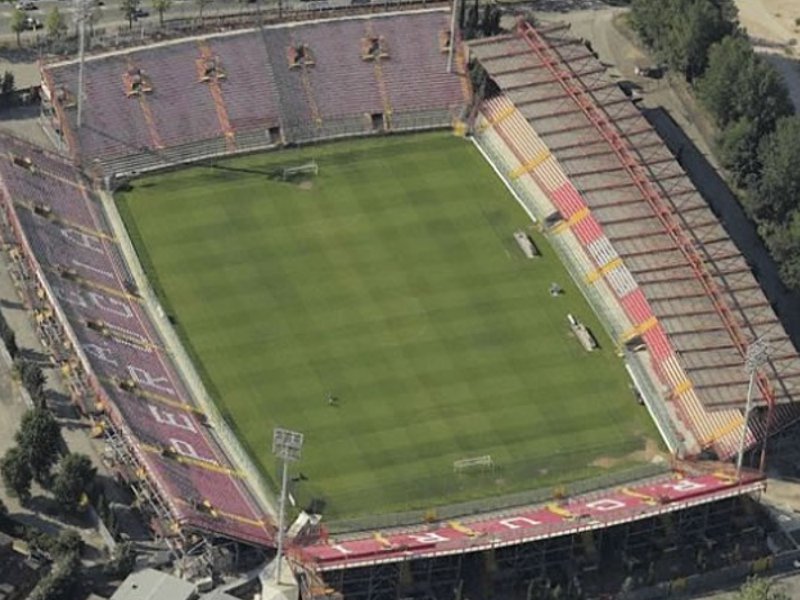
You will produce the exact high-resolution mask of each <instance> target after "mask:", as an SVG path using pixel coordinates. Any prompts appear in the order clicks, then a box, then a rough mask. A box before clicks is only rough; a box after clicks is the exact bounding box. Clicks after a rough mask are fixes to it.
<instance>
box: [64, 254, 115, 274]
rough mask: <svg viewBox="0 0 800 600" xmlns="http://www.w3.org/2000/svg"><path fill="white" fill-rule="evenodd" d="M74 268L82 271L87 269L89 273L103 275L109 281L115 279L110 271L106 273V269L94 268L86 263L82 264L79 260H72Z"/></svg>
mask: <svg viewBox="0 0 800 600" xmlns="http://www.w3.org/2000/svg"><path fill="white" fill-rule="evenodd" d="M71 262H72V266H74V267H80V268H81V269H86V270H87V271H92V272H93V273H97V274H98V275H102V276H103V277H105V278H107V279H114V274H113V273H111V272H110V271H106V270H105V269H100V268H98V267H93V266H92V265H87V264H86V263H85V262H81V261H79V260H75V259H74V258H73V259H71Z"/></svg>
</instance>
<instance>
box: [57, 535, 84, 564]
mask: <svg viewBox="0 0 800 600" xmlns="http://www.w3.org/2000/svg"><path fill="white" fill-rule="evenodd" d="M52 551H53V554H55V555H56V556H57V557H62V556H67V555H69V554H74V555H77V556H80V555H81V552H82V551H83V538H81V536H80V534H79V533H78V532H77V531H75V530H74V529H62V530H61V531H59V532H58V537H57V538H56V540H55V543H54V544H53V549H52Z"/></svg>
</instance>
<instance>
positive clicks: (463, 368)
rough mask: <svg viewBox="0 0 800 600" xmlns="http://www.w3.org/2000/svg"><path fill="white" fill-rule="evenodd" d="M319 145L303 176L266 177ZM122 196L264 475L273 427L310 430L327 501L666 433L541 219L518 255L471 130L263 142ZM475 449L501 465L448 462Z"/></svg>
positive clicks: (551, 479)
mask: <svg viewBox="0 0 800 600" xmlns="http://www.w3.org/2000/svg"><path fill="white" fill-rule="evenodd" d="M309 158H314V159H315V160H317V162H318V163H319V167H320V172H319V175H318V176H316V177H314V178H313V179H312V180H311V181H310V182H309V183H310V188H309V186H308V185H299V184H297V183H285V182H282V181H278V180H274V179H270V178H268V177H267V176H265V174H266V173H269V172H271V171H273V170H274V169H275V168H277V167H279V166H283V165H286V164H297V163H301V162H303V161H305V160H308V159H309ZM120 207H121V209H122V212H123V214H124V216H125V217H126V220H127V222H128V227H129V229H130V231H131V234H132V237H133V238H134V240H135V242H136V243H137V247H138V251H139V253H140V255H141V257H142V259H143V262H144V263H145V265H146V267H147V268H148V270H149V272H150V275H151V277H152V278H153V281H154V282H155V283H156V285H157V287H159V292H160V294H161V295H162V298H163V300H164V302H165V304H166V305H167V306H168V308H169V310H170V311H172V312H173V313H174V314H176V315H177V319H178V323H179V329H180V332H181V334H182V336H183V338H184V340H185V341H186V343H187V345H188V346H189V348H190V350H191V351H192V352H193V354H194V356H195V357H196V358H197V360H198V361H199V363H200V366H201V370H202V372H203V373H204V376H205V378H206V380H207V383H208V384H209V387H210V389H211V390H212V392H213V393H214V394H215V395H216V396H217V398H218V401H219V403H220V406H221V407H222V408H223V410H224V411H225V413H226V414H227V415H228V416H229V418H230V419H231V421H232V423H233V425H234V427H235V428H236V429H237V430H238V432H239V434H240V435H241V436H242V437H243V439H244V440H245V442H246V444H247V445H248V446H249V448H250V450H251V452H252V453H253V454H254V456H255V458H256V459H257V461H258V462H259V463H260V464H261V466H262V467H263V468H264V470H265V471H266V472H268V473H274V470H275V469H274V463H273V460H272V458H271V455H270V438H271V433H272V428H273V427H274V426H276V425H280V426H284V427H291V428H296V429H299V430H301V431H303V432H304V433H305V434H306V440H307V443H306V448H305V450H304V456H303V460H302V462H301V463H300V464H299V465H298V467H297V470H298V471H300V472H302V473H303V474H304V475H305V476H306V477H307V480H305V481H302V482H300V483H298V484H297V485H296V486H295V490H294V491H295V495H296V496H297V497H298V498H299V499H300V500H301V502H306V501H308V500H309V499H310V498H320V499H323V500H324V501H325V503H326V512H327V514H328V515H329V516H333V517H337V516H338V517H343V516H349V515H354V514H368V513H375V512H384V511H389V510H403V509H408V508H427V507H430V506H436V505H438V504H442V503H447V502H452V501H455V500H464V499H471V498H476V497H482V496H488V495H493V494H500V493H508V492H513V491H518V490H522V489H528V488H535V487H540V486H544V485H547V486H550V485H554V484H556V483H558V482H566V481H572V480H575V479H578V478H582V477H587V476H590V475H593V474H597V473H599V472H601V471H603V469H602V468H601V467H600V466H597V464H595V465H594V466H593V465H592V463H593V461H594V460H595V459H597V458H598V457H604V458H606V459H607V460H608V459H613V460H611V463H614V464H616V466H618V467H619V466H622V465H628V464H630V453H631V452H633V451H636V450H640V449H642V448H643V446H644V440H645V438H647V437H652V436H653V430H652V426H651V424H650V423H649V422H648V419H647V417H646V414H645V412H644V411H643V410H642V409H640V408H638V407H636V405H635V403H634V401H633V398H632V395H631V392H630V390H629V389H628V382H627V378H626V375H625V371H624V369H623V367H622V364H621V361H620V360H619V359H618V358H617V357H616V356H615V355H614V352H613V349H612V346H611V343H610V341H609V340H608V339H605V337H604V336H603V335H602V329H601V327H600V325H599V324H598V323H597V321H596V319H595V318H594V316H593V315H592V314H591V313H590V309H589V307H588V305H587V304H586V302H585V301H584V299H583V298H582V297H581V295H580V293H579V291H578V290H577V289H576V288H575V287H574V286H573V285H572V282H571V281H570V280H569V277H568V275H567V273H566V271H565V270H564V269H563V267H562V266H561V265H560V264H559V262H558V260H557V258H556V257H555V256H554V255H553V253H552V252H551V251H550V249H549V247H548V246H547V244H546V242H545V240H544V239H543V238H541V237H540V236H539V235H538V234H537V233H533V235H534V237H535V238H536V241H537V243H538V244H539V245H540V247H541V248H542V249H543V251H544V256H543V257H542V258H540V259H535V260H526V259H524V258H523V256H522V254H521V253H520V252H519V250H518V248H517V247H516V244H515V242H514V240H513V239H512V232H513V231H514V230H515V229H517V228H519V227H527V226H529V225H530V223H529V222H528V221H527V218H526V216H525V214H524V212H523V211H522V210H521V209H520V208H519V207H518V206H517V205H516V204H515V203H514V201H513V199H512V198H510V197H509V195H508V193H507V192H506V190H505V189H504V188H503V186H502V185H501V183H500V182H499V181H498V180H497V179H496V177H495V175H494V174H493V173H492V172H491V169H490V168H489V166H488V165H486V164H485V163H484V162H483V160H482V158H481V157H480V155H479V154H478V153H477V152H476V151H475V150H474V149H473V148H472V146H470V145H469V144H468V143H466V142H464V141H463V140H460V139H456V138H453V137H451V136H448V135H443V134H425V135H416V136H403V137H392V138H380V139H370V140H357V141H350V142H343V143H337V144H332V145H324V146H317V147H311V148H306V149H302V150H292V151H285V152H281V153H272V154H265V155H259V156H250V157H245V158H240V159H235V160H230V161H226V162H224V163H220V164H219V165H218V166H217V167H216V168H209V167H199V168H192V169H188V170H185V171H181V172H176V173H169V174H164V175H159V176H154V177H150V178H147V179H143V180H140V181H137V182H136V183H135V185H134V188H133V189H132V190H131V191H129V192H127V193H125V194H122V195H121V196H120ZM552 281H555V282H558V283H559V284H560V285H561V286H563V287H564V289H565V290H566V293H565V294H564V295H563V296H561V297H559V298H552V297H551V296H550V294H549V292H548V288H549V285H550V282H552ZM568 312H572V313H575V314H577V315H579V316H580V318H582V319H583V320H584V321H586V322H587V323H588V324H589V326H590V327H591V328H592V329H593V331H594V332H595V334H597V335H598V336H599V337H600V338H601V344H602V346H603V349H602V350H601V351H600V352H596V353H593V354H587V353H586V352H584V351H583V350H582V348H581V347H580V345H579V344H578V342H577V341H576V340H575V339H573V338H572V337H571V336H570V335H569V329H568V327H567V323H566V314H567V313H568ZM328 392H331V393H333V394H335V395H336V396H337V397H338V398H339V402H338V404H337V405H336V406H329V404H328V402H327V401H326V395H327V394H328ZM483 454H490V455H492V457H493V459H494V461H495V462H496V464H497V468H496V470H495V471H494V472H493V473H488V474H483V475H477V474H476V475H472V476H456V475H454V474H453V472H452V463H453V461H454V460H457V459H460V458H465V457H469V456H475V455H483ZM606 468H607V467H606Z"/></svg>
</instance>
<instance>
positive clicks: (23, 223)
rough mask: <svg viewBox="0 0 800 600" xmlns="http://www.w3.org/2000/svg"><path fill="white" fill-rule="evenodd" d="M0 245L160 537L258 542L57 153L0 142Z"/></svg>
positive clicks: (264, 534)
mask: <svg viewBox="0 0 800 600" xmlns="http://www.w3.org/2000/svg"><path fill="white" fill-rule="evenodd" d="M0 157H2V158H1V159H0V182H2V187H0V195H2V198H0V199H1V200H2V202H3V230H2V235H3V242H4V243H5V244H6V246H7V247H8V248H9V249H10V252H11V256H12V257H13V258H14V259H15V262H14V266H15V272H14V275H15V281H16V283H17V285H18V286H19V288H20V291H21V292H23V293H24V296H25V297H26V299H27V300H28V302H29V308H30V309H31V310H33V312H34V313H35V315H36V319H37V323H38V324H39V326H40V329H41V331H42V332H43V335H44V337H45V339H44V341H45V344H46V346H47V347H48V348H49V349H50V350H51V352H52V353H53V355H54V358H55V359H56V360H57V361H58V362H59V363H60V364H61V366H62V369H63V371H64V372H65V374H67V375H68V376H69V380H70V381H71V385H72V392H73V394H74V396H75V399H76V400H77V401H79V402H81V404H82V406H83V408H84V410H85V411H86V412H87V413H89V414H90V415H92V417H93V419H95V421H96V424H97V428H98V431H102V432H103V434H104V435H105V436H106V437H107V439H108V441H109V445H110V447H112V448H114V449H115V450H116V456H115V464H116V468H117V469H118V470H119V472H120V473H121V474H123V475H124V476H125V477H126V479H128V480H129V481H132V482H134V483H136V484H137V487H138V489H139V490H140V493H141V494H142V499H143V500H146V502H147V503H149V504H150V505H151V507H152V509H153V513H154V515H157V516H158V517H159V519H160V522H156V523H154V525H157V527H158V529H159V530H161V532H162V533H163V534H164V535H165V536H169V537H177V538H179V539H180V538H183V537H184V536H187V535H188V534H189V533H190V532H191V531H193V530H198V529H199V530H202V531H210V532H215V533H217V534H219V535H224V536H226V537H229V538H231V539H236V540H242V541H245V542H247V543H251V544H259V545H263V544H269V543H270V542H271V540H272V525H271V523H270V521H269V520H268V519H267V517H266V513H265V509H264V508H262V507H260V506H259V503H258V502H257V500H256V499H255V497H254V496H252V495H251V493H250V491H249V490H248V488H247V486H246V485H245V482H244V480H243V476H242V473H241V472H240V471H239V470H238V468H237V466H235V465H234V464H233V463H231V461H230V460H228V459H227V458H226V455H225V452H224V451H223V449H222V447H221V446H220V444H219V442H218V440H217V439H216V438H215V435H214V430H213V428H212V427H211V426H210V422H209V421H208V420H207V419H206V416H205V414H204V412H203V410H202V409H201V408H200V407H199V406H197V405H196V404H195V403H194V402H193V401H192V398H191V397H190V395H189V393H188V392H187V389H186V386H185V384H184V383H183V382H182V380H181V378H180V375H179V373H178V371H177V369H176V368H175V365H174V364H172V362H171V360H172V359H171V357H170V356H169V355H168V354H167V353H166V351H165V350H164V349H163V348H162V345H161V342H160V341H159V339H158V337H157V335H156V333H155V331H154V327H153V325H152V324H151V322H150V321H149V318H148V315H147V314H146V312H145V311H144V309H143V307H142V304H141V299H140V297H139V294H138V291H137V289H136V286H135V285H134V284H133V283H132V278H131V276H130V274H129V273H128V272H127V270H126V267H125V262H124V260H123V259H122V257H121V256H120V254H119V249H118V247H117V245H116V241H115V239H114V236H113V234H112V232H111V230H110V229H109V227H108V225H107V224H106V222H105V219H104V216H103V212H102V210H101V208H100V204H99V201H98V199H97V197H96V196H95V195H94V193H93V192H92V189H91V186H90V184H89V182H88V181H87V180H86V178H85V177H84V175H83V174H82V173H81V172H80V171H79V170H78V169H77V168H75V167H74V166H73V165H71V164H70V163H69V161H68V160H67V159H65V158H63V157H61V156H59V155H56V154H52V153H49V152H45V151H43V150H41V149H39V148H36V147H34V146H31V145H29V144H26V143H24V142H21V141H19V140H16V139H14V138H11V137H8V136H6V135H0Z"/></svg>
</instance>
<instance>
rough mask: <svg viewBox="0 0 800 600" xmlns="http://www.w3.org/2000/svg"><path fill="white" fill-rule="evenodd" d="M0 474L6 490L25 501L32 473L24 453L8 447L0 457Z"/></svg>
mask: <svg viewBox="0 0 800 600" xmlns="http://www.w3.org/2000/svg"><path fill="white" fill-rule="evenodd" d="M0 475H2V477H3V485H4V486H5V488H6V491H7V492H8V493H9V494H11V495H12V496H16V497H17V498H19V499H20V500H21V501H23V502H25V501H26V500H28V498H30V497H31V479H32V478H33V474H32V473H31V468H30V466H29V465H28V460H27V457H26V456H25V453H24V452H22V450H20V449H19V448H16V447H14V448H9V449H8V451H7V452H6V453H5V456H3V458H2V459H0Z"/></svg>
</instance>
